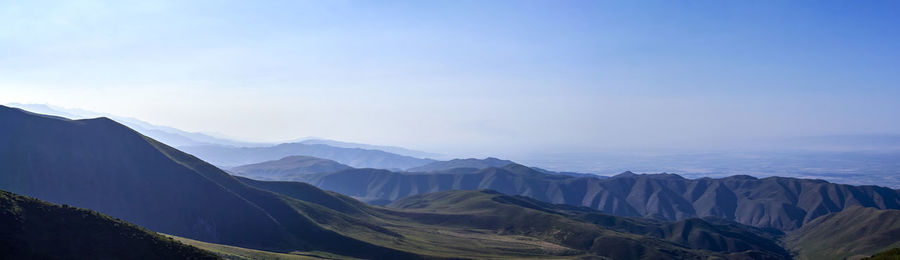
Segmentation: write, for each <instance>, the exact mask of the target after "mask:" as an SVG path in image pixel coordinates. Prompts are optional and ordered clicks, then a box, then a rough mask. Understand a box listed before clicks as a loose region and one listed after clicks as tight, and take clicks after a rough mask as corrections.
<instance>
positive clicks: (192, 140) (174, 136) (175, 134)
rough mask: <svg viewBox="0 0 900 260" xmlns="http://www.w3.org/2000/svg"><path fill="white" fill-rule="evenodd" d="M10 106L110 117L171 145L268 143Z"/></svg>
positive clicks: (39, 106)
mask: <svg viewBox="0 0 900 260" xmlns="http://www.w3.org/2000/svg"><path fill="white" fill-rule="evenodd" d="M7 105H8V106H10V107H17V108H21V109H25V110H28V111H31V112H34V113H40V114H45V115H54V116H59V117H65V118H69V119H88V118H97V117H108V118H111V119H114V120H115V121H117V122H119V123H122V124H124V125H126V126H128V127H129V128H132V129H134V130H136V131H138V132H140V133H141V134H143V135H146V136H148V137H150V138H153V139H154V140H157V141H160V142H162V143H164V144H167V145H170V146H176V147H177V146H191V145H210V144H216V145H230V146H242V147H243V146H250V147H252V146H263V145H266V144H260V143H251V142H241V141H235V140H230V139H226V138H220V137H214V136H211V135H208V134H204V133H195V132H187V131H182V130H179V129H176V128H173V127H168V126H160V125H154V124H151V123H147V122H145V121H141V120H139V119H135V118H130V117H122V116H116V115H111V114H106V113H98V112H93V111H87V110H82V109H68V108H62V107H56V106H50V105H44V104H19V103H11V104H7Z"/></svg>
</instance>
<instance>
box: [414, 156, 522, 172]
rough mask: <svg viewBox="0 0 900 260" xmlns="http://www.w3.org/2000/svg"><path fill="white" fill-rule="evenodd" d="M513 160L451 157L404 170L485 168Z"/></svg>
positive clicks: (498, 165)
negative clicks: (451, 158) (447, 159)
mask: <svg viewBox="0 0 900 260" xmlns="http://www.w3.org/2000/svg"><path fill="white" fill-rule="evenodd" d="M514 163H515V162H513V161H509V160H500V159H497V158H494V157H488V158H484V159H475V158H469V159H453V160H449V161H437V162H432V163H429V164H426V165H422V166H419V167H413V168H410V169H408V170H406V171H409V172H434V171H445V170H450V169H455V168H475V169H485V168H491V167H503V166H506V165H510V164H514Z"/></svg>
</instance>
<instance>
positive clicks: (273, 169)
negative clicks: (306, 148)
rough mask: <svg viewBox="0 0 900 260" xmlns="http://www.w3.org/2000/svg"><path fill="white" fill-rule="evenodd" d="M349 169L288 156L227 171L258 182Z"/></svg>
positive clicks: (325, 160) (348, 167) (339, 165)
mask: <svg viewBox="0 0 900 260" xmlns="http://www.w3.org/2000/svg"><path fill="white" fill-rule="evenodd" d="M350 168H351V167H350V166H347V165H344V164H341V163H338V162H335V161H332V160H327V159H320V158H316V157H309V156H288V157H284V158H281V159H279V160H275V161H267V162H261V163H255V164H248V165H244V166H238V167H234V168H231V169H229V171H230V172H232V173H234V174H236V175H240V176H244V177H249V178H253V179H258V180H292V179H293V178H294V176H295V175H304V174H311V173H329V172H338V171H342V170H346V169H350Z"/></svg>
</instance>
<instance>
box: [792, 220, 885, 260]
mask: <svg viewBox="0 0 900 260" xmlns="http://www.w3.org/2000/svg"><path fill="white" fill-rule="evenodd" d="M785 241H786V243H787V244H788V245H789V246H790V247H791V248H792V249H793V250H796V251H797V254H798V258H799V259H845V258H848V257H853V258H862V257H865V256H871V255H874V254H876V253H878V252H881V251H885V250H888V249H890V248H894V247H900V210H879V209H874V208H863V207H850V208H847V209H845V210H844V211H841V212H837V213H832V214H828V215H825V216H822V217H819V218H817V219H815V220H813V221H812V222H810V223H808V224H806V225H805V226H803V227H802V228H800V229H798V230H797V231H794V232H792V233H791V234H789V235H788V237H787V238H786V239H785Z"/></svg>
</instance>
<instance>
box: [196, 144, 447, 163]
mask: <svg viewBox="0 0 900 260" xmlns="http://www.w3.org/2000/svg"><path fill="white" fill-rule="evenodd" d="M179 149H181V150H183V151H185V152H187V153H190V154H193V155H195V156H197V157H199V158H201V159H203V160H205V161H207V162H210V163H212V164H215V165H219V166H224V167H234V166H241V165H246V164H253V163H260V162H265V161H271V160H278V159H281V158H284V157H287V156H292V155H302V156H312V157H317V158H322V159H329V160H333V161H336V162H339V163H342V164H346V165H349V166H352V167H357V168H378V169H408V168H412V167H416V166H421V165H425V164H428V163H431V162H433V161H434V160H430V159H420V158H414V157H409V156H403V155H398V154H392V153H388V152H385V151H379V150H367V149H359V148H340V147H333V146H328V145H324V144H302V143H288V144H279V145H275V146H268V147H233V146H221V145H201V146H185V147H179Z"/></svg>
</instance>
